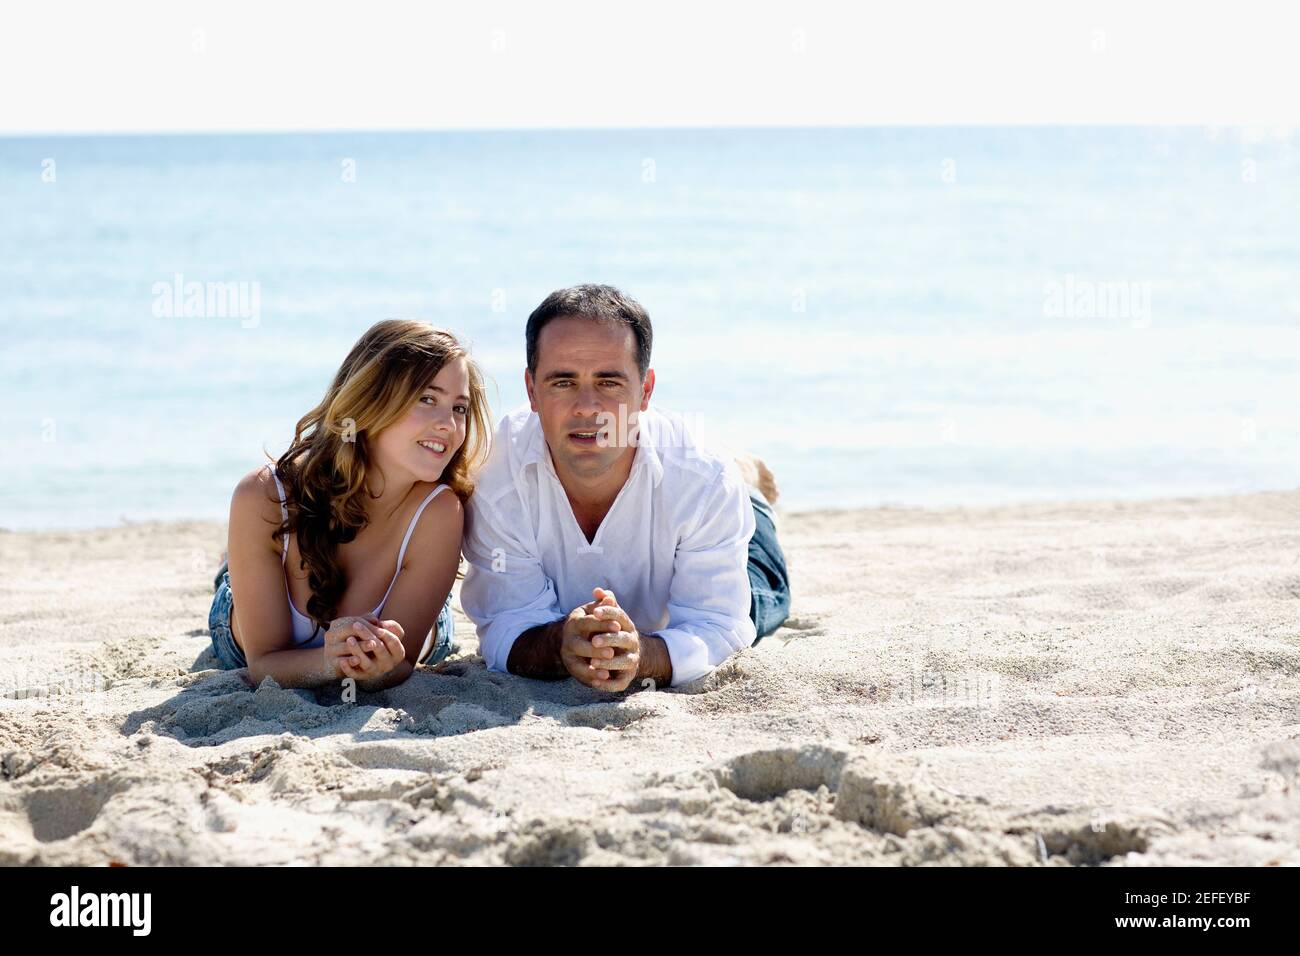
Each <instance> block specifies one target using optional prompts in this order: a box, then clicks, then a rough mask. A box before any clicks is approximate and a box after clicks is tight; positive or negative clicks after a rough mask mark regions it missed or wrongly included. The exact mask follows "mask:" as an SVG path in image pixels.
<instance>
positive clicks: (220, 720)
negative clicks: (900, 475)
mask: <svg viewBox="0 0 1300 956" xmlns="http://www.w3.org/2000/svg"><path fill="white" fill-rule="evenodd" d="M782 536H783V539H784V541H785V544H786V548H787V552H788V555H789V558H790V564H791V569H792V574H793V576H794V585H795V601H794V614H793V617H792V618H791V620H790V621H789V625H788V626H787V627H785V628H783V629H782V630H780V631H779V632H777V633H776V634H774V635H772V636H770V637H768V638H766V639H765V640H764V641H763V642H762V643H760V644H759V645H758V646H756V647H755V648H752V649H750V650H748V651H746V652H744V653H743V654H741V655H738V656H737V657H736V658H734V659H733V660H732V661H730V662H728V664H726V665H724V666H723V667H722V668H720V669H719V670H718V671H716V672H715V673H714V674H712V675H710V676H708V677H706V678H704V679H703V680H701V681H699V682H697V683H696V684H695V685H692V686H689V687H685V688H679V689H673V690H669V691H665V690H649V689H646V690H642V691H640V692H636V693H628V694H626V695H625V696H609V695H605V694H602V693H600V692H596V691H590V690H587V689H585V688H582V687H580V686H579V685H577V684H576V683H574V682H572V681H565V682H562V683H542V682H536V681H529V680H524V679H521V678H517V677H513V676H510V675H503V674H495V673H488V672H487V671H485V670H484V668H483V665H482V661H481V660H480V659H479V658H478V657H477V655H476V654H475V643H474V640H473V637H472V629H471V628H470V627H469V626H468V622H467V621H466V620H465V619H464V618H463V617H462V616H459V612H458V619H457V625H458V629H459V631H458V639H459V641H460V643H461V645H462V652H461V653H460V654H458V655H457V656H456V658H455V659H454V660H452V661H451V662H450V663H449V664H448V665H445V666H444V669H443V670H442V671H441V672H439V673H435V672H432V671H429V670H426V669H421V670H419V671H418V672H417V673H416V674H415V675H414V676H413V677H412V678H411V679H410V681H408V682H407V683H406V684H404V685H403V686H401V687H399V688H395V689H393V690H390V691H388V692H385V693H383V694H379V695H365V694H362V695H361V696H360V698H359V700H358V701H357V702H356V703H347V702H343V701H342V700H341V699H340V697H339V694H338V692H337V690H328V691H321V692H308V691H293V690H286V689H282V688H279V687H276V686H274V685H273V684H271V683H269V682H268V683H266V684H264V685H263V686H261V687H260V688H257V689H256V690H254V689H252V688H251V687H249V686H247V685H246V684H245V683H244V682H243V681H242V680H241V678H240V676H239V675H238V674H235V673H229V672H222V671H218V670H215V669H213V666H212V658H211V656H210V652H209V651H208V639H207V636H206V621H207V610H208V604H209V601H210V599H211V576H212V571H213V569H214V567H215V565H216V563H217V559H218V555H219V553H220V551H221V549H222V547H223V543H224V528H223V527H222V526H221V525H217V524H198V523H192V524H171V525H160V524H140V525H128V526H124V527H119V528H115V529H108V530H99V531H83V532H72V533H26V532H23V533H14V532H8V533H0V863H5V864H23V863H37V864H68V863H77V864H107V863H110V862H118V863H127V864H136V865H140V864H227V863H235V864H249V863H256V864H307V863H328V864H340V863H341V864H349V863H421V864H442V863H468V864H616V865H617V864H644V863H649V864H662V863H668V864H693V863H706V864H825V863H829V864H851V863H869V864H904V865H906V864H993V865H999V864H1015V865H1049V866H1062V865H1080V864H1089V865H1096V864H1100V865H1132V866H1147V865H1163V864H1213V865H1224V864H1240V865H1278V864H1297V863H1300V794H1297V792H1296V790H1297V784H1298V783H1300V781H1298V780H1297V772H1298V771H1300V493H1288V494H1282V493H1273V494H1254V495H1243V496H1234V497H1225V498H1215V499H1206V500H1171V501H1158V502H1144V503H1125V504H1120V503H1104V504H1102V503H1082V504H1066V505H1033V506H1022V507H1004V508H994V509H979V510H971V509H966V510H910V509H876V510H864V511H853V512H838V513H835V512H820V513H812V514H792V515H786V516H784V518H783V523H782Z"/></svg>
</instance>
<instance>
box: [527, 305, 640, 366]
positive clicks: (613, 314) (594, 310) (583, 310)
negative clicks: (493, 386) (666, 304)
mask: <svg viewBox="0 0 1300 956" xmlns="http://www.w3.org/2000/svg"><path fill="white" fill-rule="evenodd" d="M566 316H577V317H579V318H584V319H593V320H595V321H597V322H608V323H610V324H613V325H626V326H628V327H629V328H630V329H631V330H632V333H633V334H634V335H635V336H636V367H637V369H638V370H640V372H641V378H642V379H643V380H644V379H645V373H646V372H647V371H648V370H649V368H650V346H651V344H652V343H653V341H654V328H653V327H652V326H651V325H650V315H649V313H647V312H646V310H645V309H644V308H643V307H642V305H641V303H640V302H638V301H637V300H636V299H634V298H632V297H631V296H630V295H626V294H624V293H622V292H620V291H619V290H618V289H615V288H614V287H613V286H612V285H593V284H590V283H587V284H584V285H575V286H573V287H572V288H568V289H556V290H555V291H554V292H552V293H551V294H550V295H548V296H547V297H546V298H545V299H543V300H542V304H541V305H539V306H538V307H537V308H535V309H533V314H532V315H530V316H529V317H528V327H527V329H525V331H524V341H525V342H526V343H527V348H528V370H529V371H530V372H536V371H537V336H538V335H540V334H541V331H542V329H543V328H544V327H545V326H546V323H547V322H550V321H551V320H552V319H559V318H564V317H566Z"/></svg>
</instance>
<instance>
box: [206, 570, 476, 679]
mask: <svg viewBox="0 0 1300 956" xmlns="http://www.w3.org/2000/svg"><path fill="white" fill-rule="evenodd" d="M216 587H217V593H216V594H214V595H213V596H212V608H211V610H209V611H208V634H210V635H211V636H212V653H213V654H215V655H216V657H217V663H218V665H219V666H220V667H221V669H222V670H233V669H234V668H236V667H247V666H248V660H247V659H246V658H245V657H244V651H243V648H241V647H240V646H239V644H237V643H236V642H235V635H234V634H232V633H231V631H230V615H231V612H232V609H233V608H234V598H233V597H232V596H231V593H230V572H229V571H227V570H226V566H225V565H224V564H223V565H222V566H221V570H220V571H219V572H217V579H216ZM434 633H435V634H436V635H437V639H436V640H435V641H434V643H433V648H432V650H430V652H429V654H428V655H427V656H426V657H425V658H424V659H423V660H420V661H418V662H417V663H420V664H427V665H432V664H437V663H438V662H439V661H441V660H443V659H444V658H446V657H447V655H449V654H450V653H451V652H452V651H453V650H454V649H455V645H454V644H453V642H452V639H453V638H454V637H455V626H454V619H453V618H452V613H451V595H450V594H448V595H447V602H446V603H445V604H443V606H442V612H441V613H440V614H439V615H438V620H437V622H436V623H435V624H434Z"/></svg>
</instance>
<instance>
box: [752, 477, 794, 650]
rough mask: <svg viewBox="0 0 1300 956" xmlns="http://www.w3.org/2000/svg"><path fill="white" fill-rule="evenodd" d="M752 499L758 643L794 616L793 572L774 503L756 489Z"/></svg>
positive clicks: (755, 641)
mask: <svg viewBox="0 0 1300 956" xmlns="http://www.w3.org/2000/svg"><path fill="white" fill-rule="evenodd" d="M749 500H750V503H751V504H753V506H754V536H753V537H752V538H750V539H749V590H750V594H751V597H750V602H749V616H750V618H751V619H752V620H753V622H754V630H755V631H756V632H757V633H758V636H757V637H756V638H755V639H754V643H755V644H757V643H758V642H759V641H760V640H762V639H763V638H764V637H765V636H767V635H768V634H771V633H772V632H773V631H775V630H776V629H777V628H778V627H780V626H781V625H782V624H784V623H785V619H786V618H788V617H789V616H790V573H789V571H788V570H787V569H786V566H785V552H784V551H782V550H781V542H779V541H777V540H776V522H775V521H774V520H773V517H772V506H771V505H769V504H768V503H767V499H766V498H764V497H763V496H762V495H761V494H759V493H758V492H757V491H754V490H753V489H751V490H750V492H749Z"/></svg>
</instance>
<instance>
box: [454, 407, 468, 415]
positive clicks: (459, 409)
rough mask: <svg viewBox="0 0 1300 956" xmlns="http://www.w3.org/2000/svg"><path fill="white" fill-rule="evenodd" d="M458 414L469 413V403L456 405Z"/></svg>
mask: <svg viewBox="0 0 1300 956" xmlns="http://www.w3.org/2000/svg"><path fill="white" fill-rule="evenodd" d="M456 414H457V415H468V414H469V406H468V405H457V406H456Z"/></svg>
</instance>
